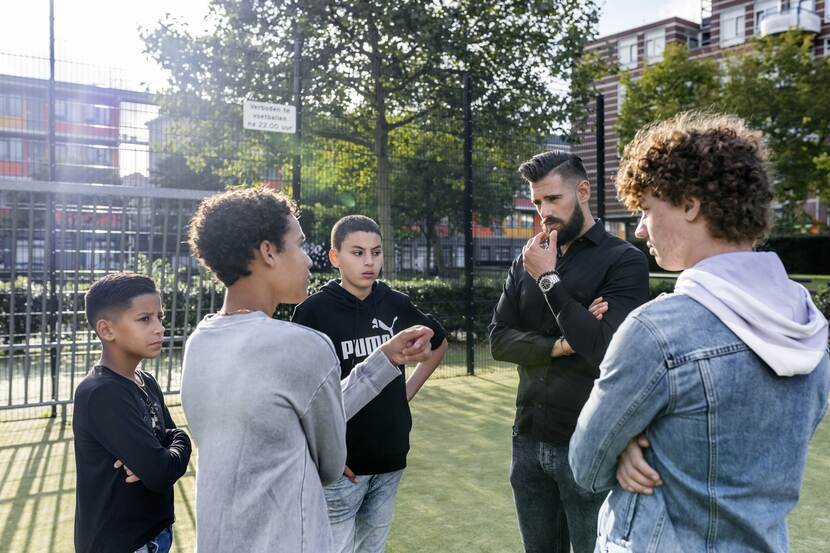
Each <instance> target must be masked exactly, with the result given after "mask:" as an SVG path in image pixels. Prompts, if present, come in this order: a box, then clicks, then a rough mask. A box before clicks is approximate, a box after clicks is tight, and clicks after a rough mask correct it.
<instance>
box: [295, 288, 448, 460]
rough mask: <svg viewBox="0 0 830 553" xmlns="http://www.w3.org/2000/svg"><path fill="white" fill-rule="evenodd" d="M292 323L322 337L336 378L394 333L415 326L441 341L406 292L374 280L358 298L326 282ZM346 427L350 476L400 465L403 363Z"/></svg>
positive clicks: (405, 412) (404, 440) (404, 433)
mask: <svg viewBox="0 0 830 553" xmlns="http://www.w3.org/2000/svg"><path fill="white" fill-rule="evenodd" d="M292 321H293V322H295V323H299V324H301V325H304V326H307V327H309V328H313V329H314V330H317V331H320V332H322V333H323V334H325V335H327V336H328V337H329V338H330V339H331V341H332V343H333V344H334V348H335V350H336V351H337V355H338V358H339V359H340V377H341V378H345V377H346V376H348V374H349V373H350V372H351V370H352V367H354V366H355V365H356V364H358V363H360V362H361V361H363V360H364V359H365V358H366V357H368V356H369V354H370V353H372V352H373V351H374V350H375V349H377V348H378V347H379V346H380V345H381V344H383V343H384V342H386V341H387V340H389V339H390V338H391V337H392V336H393V335H394V334H396V333H397V332H398V331H401V330H403V329H405V328H409V327H410V326H412V325H416V324H420V325H425V326H428V327H430V328H431V329H432V330H433V332H434V333H435V334H434V336H433V337H432V340H431V343H432V347H433V349H435V348H437V347H438V346H439V345H441V343H442V342H443V341H444V338H445V336H446V335H445V333H444V329H443V328H442V327H441V325H440V324H439V323H438V322H437V321H436V320H435V319H434V318H432V317H431V316H429V315H427V314H424V313H422V312H421V311H419V310H418V309H417V308H416V307H415V306H414V305H413V304H412V301H411V300H410V299H409V296H407V295H406V294H402V293H401V292H398V291H397V290H393V289H392V288H390V287H389V286H388V285H386V284H384V283H383V282H376V283H375V284H374V285H373V287H372V293H371V294H369V296H367V297H366V299H364V300H359V299H358V298H356V297H354V296H353V295H352V294H350V293H349V292H347V291H346V289H345V288H343V287H342V286H340V283H339V281H336V280H332V281H330V282H329V283H328V284H326V285H325V286H324V287H323V288H322V289H321V290H320V291H319V292H317V293H315V294H313V295H312V296H310V297H309V298H308V299H307V300H306V301H304V302H303V303H302V304H300V305H298V306H297V307H296V309H294V316H293V317H292ZM400 369H401V376H400V377H398V378H396V379H395V380H393V381H392V383H391V384H389V385H388V386H386V388H384V389H383V390H382V391H381V392H380V393H379V394H378V395H377V397H376V398H375V399H373V400H372V401H370V402H369V403H368V404H367V405H366V406H365V407H364V408H363V409H361V410H360V411H359V412H358V413H357V414H356V415H355V416H354V417H352V418H351V420H349V422H348V424H347V426H346V449H347V450H348V454H347V458H346V464H347V465H348V466H349V468H350V469H351V470H352V471H353V472H354V473H355V474H382V473H385V472H393V471H396V470H401V469H403V468H405V467H406V454H407V453H408V452H409V431H410V430H411V428H412V416H411V415H410V413H409V403H407V401H406V381H405V379H404V367H403V366H401V367H400Z"/></svg>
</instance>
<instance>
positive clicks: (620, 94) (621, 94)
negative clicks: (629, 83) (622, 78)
mask: <svg viewBox="0 0 830 553" xmlns="http://www.w3.org/2000/svg"><path fill="white" fill-rule="evenodd" d="M623 102H625V85H624V84H622V83H620V84H618V85H617V114H620V113H622V105H623Z"/></svg>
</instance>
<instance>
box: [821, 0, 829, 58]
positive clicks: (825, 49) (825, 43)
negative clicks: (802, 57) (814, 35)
mask: <svg viewBox="0 0 830 553" xmlns="http://www.w3.org/2000/svg"><path fill="white" fill-rule="evenodd" d="M828 7H830V6H828ZM823 53H824V57H825V58H830V38H825V39H824V52H823Z"/></svg>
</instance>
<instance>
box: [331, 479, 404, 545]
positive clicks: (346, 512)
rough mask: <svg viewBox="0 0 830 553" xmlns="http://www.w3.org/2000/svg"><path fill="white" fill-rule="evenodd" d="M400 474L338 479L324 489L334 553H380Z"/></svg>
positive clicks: (384, 540) (391, 513) (386, 535)
mask: <svg viewBox="0 0 830 553" xmlns="http://www.w3.org/2000/svg"><path fill="white" fill-rule="evenodd" d="M402 475H403V470H398V471H395V472H387V473H384V474H361V475H358V477H357V482H352V481H351V480H349V479H348V478H346V477H345V476H341V477H340V478H339V479H338V480H336V481H335V482H334V483H332V484H330V485H329V486H327V487H326V488H325V493H326V503H327V504H328V511H329V522H330V523H331V531H332V535H333V537H334V539H333V544H334V548H333V551H334V553H383V550H384V548H385V547H386V538H387V537H388V536H389V529H390V528H391V527H392V517H393V516H394V514H395V495H396V494H397V493H398V483H399V482H400V481H401V476H402Z"/></svg>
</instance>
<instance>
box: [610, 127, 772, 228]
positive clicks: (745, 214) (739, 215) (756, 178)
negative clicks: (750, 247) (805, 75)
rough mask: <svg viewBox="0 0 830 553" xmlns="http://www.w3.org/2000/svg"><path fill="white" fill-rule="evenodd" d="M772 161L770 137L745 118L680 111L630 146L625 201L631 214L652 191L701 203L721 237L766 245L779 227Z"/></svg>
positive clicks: (621, 174) (621, 175)
mask: <svg viewBox="0 0 830 553" xmlns="http://www.w3.org/2000/svg"><path fill="white" fill-rule="evenodd" d="M766 159H767V149H766V144H765V143H764V138H763V136H762V135H761V133H760V132H758V131H754V130H751V129H750V128H749V127H747V125H746V123H745V122H744V121H743V120H742V119H739V118H738V117H734V116H731V115H718V114H707V113H700V112H685V113H680V114H678V115H676V116H674V117H672V118H670V119H667V120H665V121H662V122H659V123H654V124H652V125H649V126H647V127H644V128H642V129H640V131H638V132H637V135H636V136H635V137H634V139H633V140H632V141H631V142H629V143H628V145H626V147H625V150H624V151H623V157H622V159H621V160H620V168H619V171H618V173H617V197H618V198H619V200H620V201H621V202H622V203H623V204H624V205H625V206H626V207H627V208H628V209H630V210H631V211H636V210H639V209H640V208H641V203H642V199H643V196H644V195H646V194H648V193H649V192H650V193H651V194H652V195H653V196H655V197H656V198H658V199H661V200H666V201H668V202H669V203H671V204H672V205H675V206H678V205H680V204H681V202H682V201H683V199H684V198H697V199H698V200H700V209H701V212H702V214H703V216H704V219H705V221H706V223H707V228H708V230H709V232H710V234H711V235H712V236H713V237H714V238H717V239H722V240H726V241H728V242H733V243H738V242H745V241H753V242H758V241H760V240H762V239H763V238H764V237H765V236H766V235H767V233H768V232H769V229H770V226H771V223H772V211H771V207H770V203H771V202H772V191H771V188H770V180H769V177H768V175H767V172H766V168H765V162H766Z"/></svg>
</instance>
